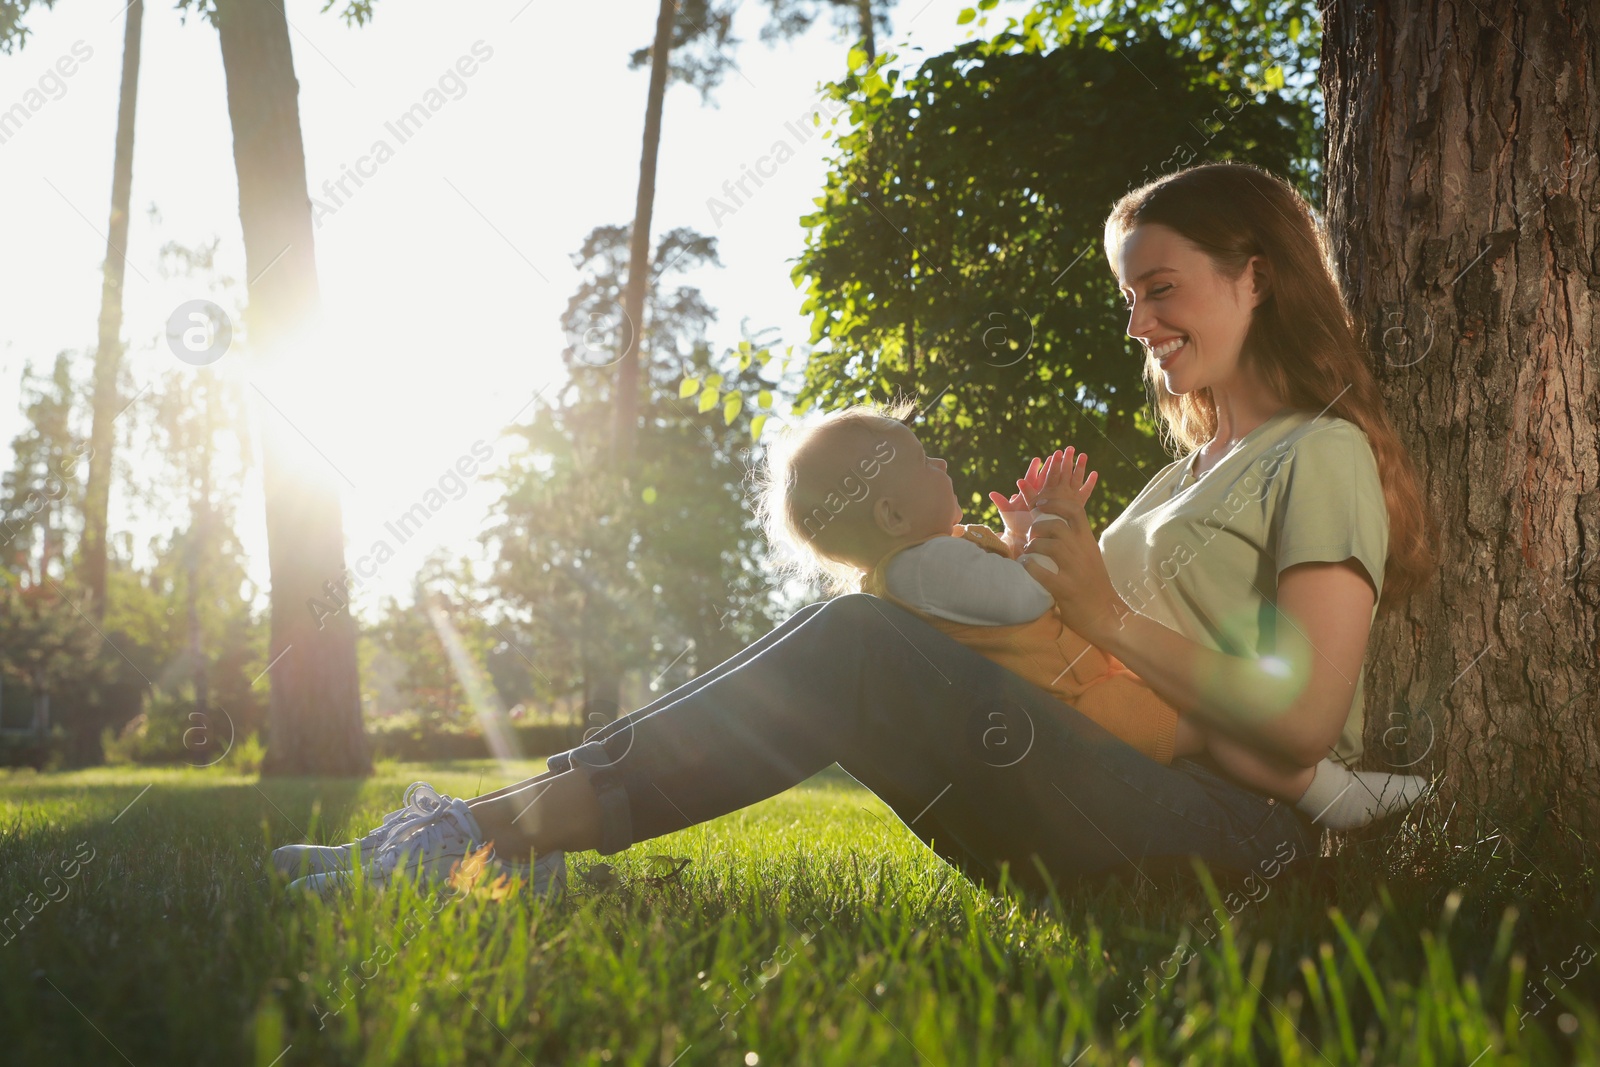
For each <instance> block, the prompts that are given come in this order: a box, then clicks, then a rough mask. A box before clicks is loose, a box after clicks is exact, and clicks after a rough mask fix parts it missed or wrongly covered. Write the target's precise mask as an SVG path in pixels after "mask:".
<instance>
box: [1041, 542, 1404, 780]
mask: <svg viewBox="0 0 1600 1067" xmlns="http://www.w3.org/2000/svg"><path fill="white" fill-rule="evenodd" d="M1050 525H1053V524H1049V523H1047V524H1046V526H1047V527H1048V526H1050ZM1038 550H1039V549H1038V547H1037V545H1035V546H1034V547H1033V548H1032V549H1030V551H1038ZM1063 569H1065V568H1063ZM1035 577H1039V576H1038V575H1035ZM1041 581H1042V579H1041ZM1374 599H1375V594H1374V592H1373V587H1372V584H1371V583H1370V582H1369V581H1368V580H1367V577H1366V572H1365V571H1364V570H1363V569H1362V567H1361V565H1360V564H1359V563H1357V562H1355V560H1354V559H1350V560H1345V561H1344V562H1342V563H1301V564H1297V565H1295V566H1293V567H1289V568H1288V569H1286V570H1285V571H1284V572H1283V573H1282V574H1281V575H1280V576H1279V578H1278V602H1277V614H1278V619H1277V630H1276V633H1277V645H1276V648H1275V649H1274V650H1273V651H1274V654H1273V655H1271V656H1267V657H1264V658H1262V659H1252V658H1246V657H1243V656H1230V655H1228V654H1227V653H1225V652H1218V651H1216V650H1215V649H1211V648H1207V647H1205V646H1204V645H1200V644H1197V643H1195V642H1194V641H1191V640H1189V639H1188V638H1186V637H1184V636H1183V635H1182V634H1180V633H1178V632H1177V631H1176V630H1172V629H1169V628H1168V627H1166V626H1163V625H1162V624H1161V623H1159V622H1157V621H1155V620H1154V619H1151V618H1149V617H1148V616H1145V615H1140V614H1138V613H1137V612H1134V611H1132V610H1131V609H1129V610H1128V611H1127V612H1126V614H1125V615H1123V616H1122V618H1121V620H1120V622H1119V623H1117V624H1115V625H1112V626H1111V627H1109V628H1106V629H1104V630H1103V631H1102V632H1100V633H1099V634H1097V635H1093V636H1091V635H1090V634H1084V637H1085V638H1086V639H1088V640H1090V641H1092V642H1093V643H1094V644H1095V645H1097V646H1099V647H1100V648H1102V649H1104V650H1105V651H1107V652H1110V653H1111V654H1112V655H1114V656H1116V657H1117V658H1118V659H1120V660H1122V662H1123V663H1125V664H1126V665H1127V666H1128V667H1129V669H1131V670H1132V671H1133V672H1134V673H1135V674H1137V675H1139V677H1140V678H1142V679H1143V680H1144V681H1145V683H1146V684H1148V685H1149V686H1150V687H1151V688H1152V689H1154V690H1155V691H1156V692H1157V693H1159V694H1160V695H1161V696H1162V697H1163V698H1165V699H1166V700H1167V702H1168V703H1170V704H1172V705H1173V706H1174V707H1176V708H1178V709H1179V710H1180V711H1182V712H1184V713H1186V714H1190V715H1193V716H1195V717H1196V718H1198V719H1200V720H1201V721H1202V722H1205V723H1208V724H1210V725H1212V726H1214V727H1216V728H1217V729H1218V730H1220V731H1222V732H1223V733H1225V734H1228V735H1230V736H1232V737H1235V738H1238V739H1239V740H1241V741H1245V742H1247V743H1249V744H1251V745H1252V746H1253V747H1256V748H1262V749H1265V750H1267V751H1269V752H1271V753H1272V754H1274V755H1277V756H1280V757H1282V758H1283V759H1286V760H1289V761H1290V762H1292V763H1294V764H1296V765H1298V766H1301V767H1309V766H1311V765H1313V764H1315V763H1317V762H1318V761H1319V760H1321V759H1323V758H1325V757H1326V756H1327V755H1328V753H1329V752H1330V751H1331V750H1332V749H1333V747H1334V745H1335V744H1337V742H1338V740H1339V734H1340V732H1341V731H1342V730H1343V729H1344V724H1345V720H1346V719H1347V718H1348V717H1349V715H1350V704H1351V702H1352V701H1353V700H1354V699H1355V689H1356V681H1357V679H1359V678H1360V676H1361V663H1362V659H1363V658H1364V657H1365V655H1366V651H1367V639H1368V637H1369V634H1370V621H1371V618H1372V605H1373V601H1374Z"/></svg>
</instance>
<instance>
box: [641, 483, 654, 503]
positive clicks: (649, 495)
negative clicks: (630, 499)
mask: <svg viewBox="0 0 1600 1067" xmlns="http://www.w3.org/2000/svg"><path fill="white" fill-rule="evenodd" d="M639 499H640V500H643V501H644V502H645V503H646V504H654V503H655V502H656V487H655V486H653V485H647V486H645V487H644V492H642V493H640V494H639Z"/></svg>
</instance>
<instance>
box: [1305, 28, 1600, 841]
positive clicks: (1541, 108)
mask: <svg viewBox="0 0 1600 1067" xmlns="http://www.w3.org/2000/svg"><path fill="white" fill-rule="evenodd" d="M1595 14H1596V12H1595V9H1594V8H1593V7H1592V6H1591V5H1588V4H1581V3H1556V4H1552V3H1547V2H1543V0H1506V2H1504V3H1499V4H1494V5H1478V6H1474V5H1472V4H1446V3H1441V2H1438V0H1432V2H1426V3H1421V4H1399V3H1390V2H1371V0H1369V2H1358V0H1334V3H1332V5H1331V6H1330V7H1329V8H1328V9H1327V12H1326V16H1325V20H1324V38H1323V51H1322V84H1323V91H1324V95H1325V98H1326V102H1327V115H1328V150H1327V169H1326V174H1327V190H1328V194H1327V195H1328V222H1329V228H1330V230H1331V232H1332V234H1333V238H1334V243H1335V259H1336V261H1337V263H1338V265H1339V268H1340V271H1341V274H1342V276H1343V282H1344V285H1345V287H1346V293H1347V294H1348V296H1349V298H1350V300H1351V304H1352V307H1353V309H1354V313H1355V317H1356V320H1357V322H1358V324H1360V325H1361V327H1362V328H1363V329H1364V332H1365V340H1366V343H1367V347H1368V350H1369V351H1370V352H1371V354H1372V362H1373V366H1374V369H1375V373H1376V375H1377V377H1378V380H1379V383H1380V385H1381V387H1382V389H1383V391H1384V395H1385V397H1386V400H1387V402H1388V408H1389V414H1390V417H1391V418H1392V419H1393V420H1394V422H1395V424H1396V427H1397V429H1398V430H1399V433H1400V435H1401V438H1402V440H1403V441H1404V442H1405V444H1406V446H1407V447H1408V448H1409V449H1410V450H1411V454H1412V457H1413V459H1414V460H1415V462H1416V464H1417V468H1418V473H1419V476H1420V477H1421V479H1422V489H1423V496H1424V499H1425V500H1426V501H1427V502H1428V507H1429V508H1430V509H1431V510H1432V511H1433V514H1434V517H1435V518H1436V520H1437V521H1438V523H1439V528H1440V529H1441V530H1442V531H1444V536H1443V538H1442V544H1441V546H1440V559H1439V564H1440V566H1439V571H1438V574H1437V575H1436V578H1435V581H1434V583H1433V585H1431V586H1430V587H1429V588H1427V589H1426V590H1424V591H1423V592H1422V593H1419V594H1418V595H1417V596H1415V597H1413V598H1412V599H1411V601H1410V602H1409V603H1408V604H1407V605H1405V607H1403V608H1402V609H1401V610H1400V611H1398V612H1396V613H1395V614H1394V615H1393V616H1391V617H1389V618H1388V619H1386V620H1384V621H1382V622H1380V624H1379V625H1378V626H1377V628H1376V629H1375V630H1374V633H1373V639H1372V645H1371V648H1372V652H1371V654H1369V656H1368V674H1367V680H1366V686H1367V689H1366V692H1367V698H1366V699H1367V709H1368V711H1367V743H1368V745H1369V747H1371V748H1372V749H1373V751H1374V752H1375V753H1378V752H1380V751H1381V748H1380V746H1382V745H1383V743H1384V742H1385V741H1387V742H1389V744H1390V747H1391V748H1392V749H1394V750H1395V751H1398V752H1399V753H1402V754H1404V755H1403V759H1400V760H1399V762H1403V763H1407V764H1414V768H1416V769H1427V770H1431V771H1433V772H1435V773H1437V772H1439V771H1441V770H1442V771H1443V772H1444V774H1445V782H1444V789H1445V795H1446V798H1447V800H1462V801H1465V802H1466V803H1465V804H1464V805H1463V806H1462V808H1461V814H1462V815H1465V816H1468V818H1469V822H1468V823H1467V824H1466V825H1468V826H1471V825H1474V822H1475V821H1476V820H1473V818H1472V817H1473V814H1474V811H1475V810H1476V811H1477V813H1478V814H1479V815H1483V816H1490V818H1489V822H1490V824H1491V825H1493V824H1494V823H1495V818H1494V817H1493V816H1492V814H1491V813H1495V812H1500V813H1512V812H1516V813H1518V814H1521V815H1530V814H1533V813H1536V812H1537V813H1541V815H1542V816H1543V819H1544V821H1545V823H1546V824H1547V825H1554V826H1557V827H1569V828H1571V829H1573V830H1574V831H1576V832H1579V833H1588V832H1591V831H1593V830H1594V829H1596V828H1597V827H1600V821H1597V819H1596V807H1597V806H1600V800H1597V798H1600V789H1597V786H1596V781H1597V774H1600V759H1597V752H1600V739H1597V722H1600V718H1597V714H1596V712H1597V710H1600V356H1597V353H1600V320H1597V319H1596V316H1595V293H1596V288H1597V285H1600V255H1597V254H1596V252H1595V249H1596V247H1597V245H1600V224H1597V223H1600V216H1597V215H1596V209H1597V208H1600V180H1597V179H1600V161H1597V160H1596V155H1595V149H1596V146H1595V140H1594V137H1595V134H1594V116H1595V115H1596V114H1600V26H1596V25H1595ZM1397 742H1403V744H1400V745H1398V747H1396V743H1397ZM1424 755H1425V756H1426V758H1423V757H1424ZM1390 761H1391V762H1396V760H1394V759H1393V758H1391V760H1390ZM1506 817H1508V818H1509V817H1511V816H1510V815H1509V814H1508V815H1507V816H1506ZM1476 825H1479V826H1481V825H1483V822H1482V821H1476ZM1512 843H1513V844H1514V845H1524V846H1525V845H1526V842H1525V841H1520V840H1518V841H1513V842H1512Z"/></svg>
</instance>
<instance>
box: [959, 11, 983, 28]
mask: <svg viewBox="0 0 1600 1067" xmlns="http://www.w3.org/2000/svg"><path fill="white" fill-rule="evenodd" d="M977 17H978V13H977V12H976V11H974V10H973V9H972V8H970V7H964V8H962V9H961V14H959V15H957V16H956V25H957V26H965V25H966V24H967V23H969V22H971V21H972V20H973V19H975V18H977Z"/></svg>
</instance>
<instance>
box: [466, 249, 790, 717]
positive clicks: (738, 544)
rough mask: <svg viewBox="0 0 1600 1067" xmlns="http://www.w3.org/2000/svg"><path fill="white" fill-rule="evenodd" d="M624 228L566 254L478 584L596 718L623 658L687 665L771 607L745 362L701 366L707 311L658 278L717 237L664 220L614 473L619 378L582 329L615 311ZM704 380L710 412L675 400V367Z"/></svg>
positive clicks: (615, 699)
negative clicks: (557, 334)
mask: <svg viewBox="0 0 1600 1067" xmlns="http://www.w3.org/2000/svg"><path fill="white" fill-rule="evenodd" d="M629 248H630V240H629V233H628V231H627V229H626V228H624V227H619V226H606V227H599V228H597V229H596V230H594V231H593V232H591V233H590V235H589V236H588V238H587V239H586V240H585V242H584V244H583V247H582V249H581V250H580V251H579V252H578V253H577V254H576V255H575V256H574V257H573V258H574V261H575V263H576V264H577V265H578V266H579V268H580V269H581V270H583V272H584V274H585V278H584V281H583V283H582V285H581V286H580V288H579V290H578V292H577V293H576V294H574V296H573V298H572V300H571V301H569V303H568V306H567V311H566V314H565V316H564V325H565V326H566V329H567V332H568V335H569V336H571V337H573V338H575V341H574V343H573V344H572V345H570V346H569V347H568V348H567V349H566V351H565V352H564V353H563V359H564V361H565V364H566V367H567V371H568V375H569V380H568V384H567V385H566V387H565V389H564V390H563V392H562V393H561V394H560V395H558V396H557V397H555V398H554V400H553V401H552V402H551V403H550V404H548V405H545V406H541V407H540V408H538V409H536V411H535V413H534V416H533V417H532V418H531V419H530V420H529V421H528V423H527V424H526V425H524V426H521V427H518V428H517V429H516V433H517V434H518V435H519V436H521V437H522V438H523V439H524V440H525V441H526V443H527V444H526V448H525V450H524V451H522V452H521V453H519V454H517V455H514V456H513V457H512V459H511V461H510V463H509V465H508V470H507V471H506V473H505V475H504V477H505V491H504V494H503V496H502V497H501V499H500V501H499V502H498V503H497V504H496V506H495V511H496V515H497V521H496V523H495V524H494V526H493V527H492V528H491V529H490V530H489V531H488V532H487V533H486V535H485V541H486V543H487V544H489V545H490V546H491V549H492V551H493V553H494V555H495V557H496V569H495V573H494V577H493V579H492V584H493V586H494V588H495V589H496V591H497V592H498V594H499V596H500V597H501V598H503V599H504V601H505V602H506V603H507V604H508V605H509V607H510V610H511V612H512V614H513V617H514V619H515V623H516V625H517V627H518V628H519V630H520V631H521V632H522V633H525V634H527V635H528V636H529V638H530V642H531V648H530V649H529V651H528V653H527V655H528V659H529V660H530V662H531V665H532V666H533V667H535V668H536V669H537V670H538V671H539V672H540V673H541V674H542V675H543V676H544V677H546V678H547V679H551V680H559V679H566V680H567V681H566V684H568V685H572V686H574V687H576V688H578V689H579V690H580V691H581V693H582V695H583V699H584V705H585V715H586V718H587V716H591V715H593V716H598V717H599V718H600V719H601V720H609V719H610V718H611V717H613V716H614V715H615V713H616V710H617V708H618V707H619V706H620V705H621V703H622V697H621V676H622V674H623V672H624V670H625V669H627V668H629V667H639V666H643V665H645V664H657V665H659V666H658V667H652V668H650V674H652V675H656V674H658V673H661V668H670V670H671V671H672V672H676V673H674V674H670V675H668V677H680V678H681V677H685V676H687V675H688V674H689V673H690V672H692V671H693V670H695V669H696V668H698V667H701V666H704V665H706V664H709V663H715V662H718V661H720V660H721V659H722V658H725V656H726V655H727V654H729V653H731V652H732V651H734V650H736V649H737V648H739V647H742V645H743V644H744V643H746V642H747V641H748V640H749V639H750V638H751V637H753V636H754V635H755V634H757V633H760V632H762V631H763V630H764V629H765V627H766V622H767V620H768V614H767V612H768V611H769V610H770V608H769V607H768V606H767V604H766V595H765V591H764V588H763V583H762V582H761V580H760V578H759V573H758V571H757V569H756V562H755V561H756V560H757V559H758V558H759V556H758V551H759V550H758V547H757V546H758V541H757V539H756V536H755V530H754V528H753V525H752V518H751V515H750V512H749V510H748V508H747V506H746V503H745V500H744V497H743V493H742V480H743V478H744V475H745V472H746V468H747V462H748V459H747V448H748V443H749V441H750V421H751V418H752V417H758V416H756V414H755V411H754V410H753V409H752V410H750V411H746V410H745V407H744V404H743V401H742V398H741V397H742V394H741V393H740V392H739V389H730V390H729V391H728V393H727V396H726V398H725V397H724V396H723V395H722V390H721V389H720V386H721V385H723V384H724V383H726V384H728V385H730V386H738V387H741V388H746V389H750V390H752V391H754V390H755V388H756V386H757V383H758V379H757V371H756V369H755V362H754V361H753V360H750V359H745V360H744V361H743V364H744V365H743V366H742V367H741V366H740V362H741V361H740V359H739V358H738V357H737V356H734V357H731V358H724V359H721V360H714V359H713V358H712V356H711V353H710V350H709V348H708V347H707V345H706V342H705V330H706V326H707V325H708V324H709V323H710V322H711V321H712V319H713V318H714V312H713V311H712V310H711V308H710V307H708V306H707V305H706V304H705V302H704V300H703V298H702V297H701V295H700V293H699V291H698V290H697V289H694V288H692V287H678V288H676V289H667V288H666V286H665V283H664V277H663V275H664V274H667V273H673V272H682V271H686V270H690V269H694V268H696V267H699V266H701V265H706V264H712V265H714V264H716V262H717V258H716V243H715V240H714V239H712V238H709V237H706V236H704V235H701V234H698V233H695V232H694V231H692V230H687V229H678V230H673V231H671V232H670V233H668V234H666V235H664V236H663V237H662V239H661V241H660V243H659V244H658V246H657V248H656V252H655V256H654V259H653V263H652V266H651V269H650V271H649V274H648V276H649V278H650V279H651V289H650V293H649V300H648V303H647V315H646V320H645V330H644V337H643V340H644V342H645V343H646V344H647V345H648V346H649V348H650V350H651V351H652V352H653V353H654V357H653V359H652V361H651V364H650V370H651V377H650V378H649V380H648V382H647V385H648V388H647V390H646V394H647V396H648V399H647V401H646V403H645V405H644V408H643V413H644V416H645V418H644V425H643V427H642V429H641V431H640V434H641V436H640V440H639V443H640V448H639V449H638V452H637V454H636V456H635V459H634V461H633V464H632V476H631V478H630V479H629V480H628V482H627V483H626V484H624V483H623V481H622V479H621V478H619V476H618V473H617V471H616V469H615V466H614V465H613V464H612V462H611V458H610V447H609V446H610V439H609V429H610V427H611V425H612V423H611V419H610V410H611V406H612V402H613V399H614V389H615V383H616V380H617V379H616V378H615V377H614V376H613V375H611V374H610V373H609V368H606V367H604V366H595V363H596V362H602V363H603V361H604V360H605V359H606V358H607V356H608V353H609V352H610V351H611V349H610V347H609V344H608V342H607V339H606V338H605V337H604V335H603V334H602V335H589V339H588V340H587V341H586V340H584V337H585V329H584V327H585V324H586V323H589V322H591V321H592V320H593V318H594V317H595V316H597V315H601V314H603V312H604V311H605V310H607V309H610V308H614V307H615V306H616V299H617V296H618V294H619V292H620V290H621V288H622V285H623V280H624V277H625V276H626V275H625V271H626V267H625V263H626V256H627V255H628V252H629ZM686 377H687V378H692V379H695V380H696V381H700V382H711V381H712V379H713V378H714V379H715V383H716V384H715V385H712V386H711V389H710V392H709V393H708V394H706V395H708V396H710V398H711V401H712V404H713V405H715V410H711V409H710V408H705V409H702V408H701V406H700V403H699V402H690V401H687V400H683V399H680V398H679V393H680V392H681V391H682V390H681V389H680V382H681V381H682V379H684V378H686Z"/></svg>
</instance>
